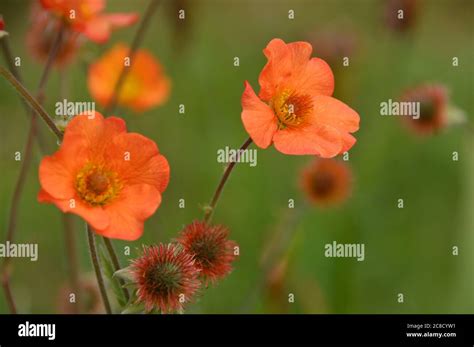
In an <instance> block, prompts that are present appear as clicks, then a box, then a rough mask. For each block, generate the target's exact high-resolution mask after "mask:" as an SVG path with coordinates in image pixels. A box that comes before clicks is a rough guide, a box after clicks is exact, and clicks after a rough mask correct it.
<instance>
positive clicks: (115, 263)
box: [103, 236, 130, 302]
mask: <svg viewBox="0 0 474 347" xmlns="http://www.w3.org/2000/svg"><path fill="white" fill-rule="evenodd" d="M103 239H104V243H105V247H106V248H107V251H108V252H109V256H110V259H111V260H112V264H113V266H114V271H119V270H120V269H121V268H122V267H121V266H120V262H119V259H118V257H117V253H115V249H114V245H113V244H112V241H111V240H110V239H109V238H108V237H105V236H104V237H103ZM118 282H119V284H120V286H121V287H122V290H123V295H124V296H125V299H126V300H127V302H128V301H129V300H130V294H129V293H128V289H127V288H125V287H124V285H125V281H124V280H122V279H120V278H119V279H118Z"/></svg>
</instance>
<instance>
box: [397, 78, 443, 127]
mask: <svg viewBox="0 0 474 347" xmlns="http://www.w3.org/2000/svg"><path fill="white" fill-rule="evenodd" d="M401 101H403V102H419V103H420V115H419V118H418V119H415V118H412V117H403V118H404V119H405V122H406V123H407V124H408V125H409V126H410V128H412V129H413V130H414V131H415V132H416V133H419V134H423V135H425V134H426V135H428V134H432V133H435V132H437V131H439V130H440V129H442V128H443V127H444V126H446V124H447V121H448V115H447V108H448V92H447V90H446V88H445V87H444V86H443V85H440V84H431V85H430V84H425V85H420V86H416V87H414V88H411V89H409V90H407V91H405V92H404V93H403V95H402V97H401Z"/></svg>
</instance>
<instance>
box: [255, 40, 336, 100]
mask: <svg viewBox="0 0 474 347" xmlns="http://www.w3.org/2000/svg"><path fill="white" fill-rule="evenodd" d="M263 52H264V54H265V56H266V57H267V58H268V62H267V64H266V65H265V67H264V68H263V70H262V72H261V73H260V76H259V80H258V81H259V83H260V87H261V89H260V93H259V97H260V98H261V99H262V100H265V101H269V100H270V99H271V98H272V97H273V96H274V95H275V94H276V93H277V92H278V91H281V90H283V89H290V90H295V91H298V93H299V94H310V95H314V94H316V95H317V94H322V95H332V93H333V92H334V75H333V73H332V71H331V68H330V67H329V65H328V64H327V63H326V62H325V61H324V60H322V59H319V58H313V59H310V56H311V52H312V47H311V45H310V44H309V43H307V42H292V43H289V44H286V43H285V42H284V41H283V40H280V39H273V40H272V41H270V43H269V44H268V45H267V47H266V48H265V49H264V51H263Z"/></svg>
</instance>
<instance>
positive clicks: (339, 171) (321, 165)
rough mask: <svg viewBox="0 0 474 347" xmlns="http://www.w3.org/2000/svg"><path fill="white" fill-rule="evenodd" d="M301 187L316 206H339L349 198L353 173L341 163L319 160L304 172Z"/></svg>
mask: <svg viewBox="0 0 474 347" xmlns="http://www.w3.org/2000/svg"><path fill="white" fill-rule="evenodd" d="M301 185H302V188H303V190H304V191H305V193H306V194H307V196H308V199H309V200H310V201H311V202H313V203H315V204H316V205H325V206H327V205H332V204H337V203H340V202H342V201H344V200H345V199H347V197H348V196H349V193H350V190H351V171H350V170H349V168H348V166H347V165H346V164H345V163H343V162H341V161H338V160H335V159H319V158H317V159H316V160H315V161H313V162H312V163H311V164H310V165H309V166H308V167H307V168H306V169H305V170H303V172H302V175H301Z"/></svg>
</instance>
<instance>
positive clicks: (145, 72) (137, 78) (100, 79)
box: [88, 44, 171, 112]
mask: <svg viewBox="0 0 474 347" xmlns="http://www.w3.org/2000/svg"><path fill="white" fill-rule="evenodd" d="M128 55H129V48H128V47H126V46H125V45H123V44H118V45H116V46H115V47H113V48H112V49H111V50H110V51H108V52H107V53H106V54H105V55H104V56H103V57H102V58H100V59H99V60H98V61H97V62H95V63H94V64H92V65H91V66H90V68H89V74H88V86H89V91H90V93H91V95H92V97H93V98H94V99H95V100H97V102H98V103H99V104H101V105H102V106H105V105H107V104H108V103H109V102H110V101H111V98H112V95H113V93H114V89H115V85H116V84H117V81H118V79H119V76H120V73H121V72H122V69H123V67H124V63H125V60H126V57H128ZM133 60H134V61H133V62H130V64H131V66H130V71H128V73H127V75H126V77H125V80H124V83H123V85H122V89H121V90H120V94H119V95H118V98H117V102H118V103H119V104H121V105H123V106H127V107H129V108H131V109H132V110H134V111H136V112H142V111H145V110H147V109H149V108H151V107H153V106H158V105H161V104H162V103H164V102H165V101H166V100H167V99H168V96H169V92H170V84H171V83H170V80H169V79H168V77H166V76H165V75H164V73H163V68H162V67H161V65H160V63H159V62H158V61H157V60H156V59H155V58H154V57H153V55H152V54H150V53H148V52H147V51H145V50H140V51H137V52H136V53H135V55H134V57H133Z"/></svg>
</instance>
